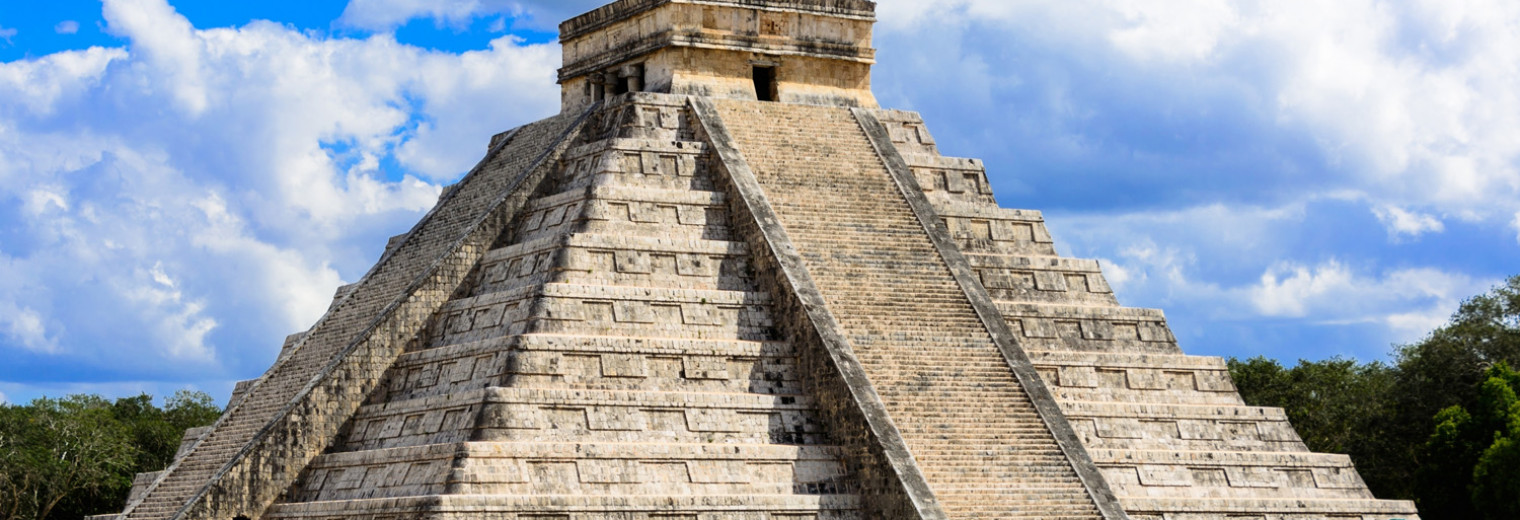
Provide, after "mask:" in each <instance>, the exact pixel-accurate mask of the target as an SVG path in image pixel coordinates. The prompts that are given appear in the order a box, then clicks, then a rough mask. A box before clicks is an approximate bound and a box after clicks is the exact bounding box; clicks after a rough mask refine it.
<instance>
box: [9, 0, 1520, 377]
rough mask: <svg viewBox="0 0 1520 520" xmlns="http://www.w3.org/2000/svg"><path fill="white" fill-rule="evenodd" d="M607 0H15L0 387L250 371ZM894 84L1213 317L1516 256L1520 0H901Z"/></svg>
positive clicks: (1460, 284)
mask: <svg viewBox="0 0 1520 520" xmlns="http://www.w3.org/2000/svg"><path fill="white" fill-rule="evenodd" d="M597 5H599V2H596V1H594V0H591V1H587V0H575V1H564V0H558V1H555V0H350V1H310V0H308V1H301V2H295V1H288V0H271V1H265V2H225V1H219V2H214V1H206V0H196V1H173V0H170V1H167V2H166V1H165V0H105V1H103V2H101V1H80V0H58V1H52V2H22V1H19V0H0V360H3V361H0V399H5V400H9V401H12V402H23V401H26V400H28V399H31V398H33V397H36V396H39V395H44V394H46V395H58V394H62V393H70V392H97V393H103V394H106V395H111V396H118V395H127V394H133V393H136V392H140V391H147V392H152V393H156V394H159V395H164V394H167V393H169V392H172V391H173V390H176V389H179V388H184V387H191V388H197V389H202V390H206V391H209V392H211V393H213V394H214V395H216V396H218V397H219V398H225V397H226V395H227V393H228V392H229V391H230V389H231V385H232V382H234V381H236V380H239V379H247V378H252V377H256V376H257V375H259V374H260V373H261V372H262V371H263V370H264V369H265V368H267V366H268V365H269V363H270V362H271V361H272V360H273V359H274V356H275V354H276V353H277V351H278V348H279V345H280V341H281V338H283V337H284V336H285V335H286V334H289V333H291V332H295V331H297V330H300V329H303V328H305V327H307V326H309V325H310V324H311V323H312V322H314V321H315V320H316V318H317V317H318V316H319V315H320V314H321V312H322V311H323V310H324V309H325V308H326V306H327V303H328V301H329V299H330V298H331V294H332V291H333V290H334V289H335V288H336V287H338V286H339V285H341V284H343V283H344V282H345V281H352V280H355V279H357V278H358V277H359V276H361V275H362V274H363V273H364V271H365V270H366V269H368V267H369V266H370V264H371V263H373V262H374V260H375V259H376V258H377V257H378V256H379V254H380V251H381V249H382V248H383V246H384V244H385V239H386V237H389V236H390V235H393V234H396V233H399V232H402V231H405V230H406V229H407V228H408V227H409V226H410V225H411V223H412V222H414V221H415V220H416V219H417V218H418V217H419V216H420V215H421V213H422V212H423V211H425V210H426V209H427V208H428V207H430V206H431V205H432V202H433V201H434V200H435V198H436V196H437V193H438V192H439V190H440V187H441V186H443V185H446V184H447V183H449V182H452V181H454V180H456V179H457V178H458V177H459V176H460V175H461V174H462V173H463V172H464V170H465V169H467V168H469V167H470V166H471V165H472V164H474V162H475V161H476V160H478V158H479V156H480V155H481V154H482V153H483V152H484V148H485V145H486V142H487V139H488V138H489V136H490V135H492V134H493V133H496V132H500V131H502V130H506V129H508V128H512V127H514V126H517V125H520V124H523V123H526V122H529V121H532V120H535V119H538V118H541V117H545V116H547V115H550V114H551V113H552V112H554V111H555V110H557V107H558V92H557V89H556V86H555V85H554V71H555V68H556V67H557V66H558V62H559V48H558V46H557V45H556V44H555V33H554V27H555V25H556V24H557V22H558V21H559V20H561V19H563V18H565V17H567V16H570V15H573V14H576V13H578V12H582V11H585V10H588V9H591V8H594V7H596V6H597ZM879 13H880V17H881V21H880V23H879V24H878V30H877V33H876V45H877V47H878V49H879V59H880V63H879V64H878V65H877V68H876V73H875V90H876V92H877V95H878V97H879V98H880V100H881V101H882V104H883V105H885V106H888V107H892V108H902V109H909V110H917V111H920V112H922V113H923V114H924V116H925V118H926V119H927V120H928V122H929V126H930V129H931V130H932V131H933V132H934V133H935V135H936V137H937V138H938V140H939V142H940V144H941V147H942V150H943V151H944V152H945V153H947V154H953V155H958V156H966V157H979V158H982V159H985V160H986V162H987V165H988V168H989V174H990V176H991V178H992V182H993V184H994V188H995V189H996V191H997V192H998V195H999V200H1000V201H1001V202H1002V204H1003V205H1004V206H1008V207H1016V208H1025V209H1040V210H1044V211H1045V212H1046V215H1047V218H1048V220H1049V221H1050V225H1051V228H1052V230H1053V232H1054V233H1055V235H1056V238H1057V240H1058V241H1059V242H1060V244H1061V252H1062V253H1063V254H1068V255H1075V256H1081V257H1088V258H1098V259H1101V260H1102V261H1103V263H1104V265H1105V270H1106V272H1107V273H1108V275H1109V278H1110V279H1111V280H1112V282H1113V285H1114V286H1115V287H1116V290H1117V291H1118V293H1119V296H1120V299H1121V301H1122V302H1124V303H1125V304H1127V305H1134V306H1143V307H1159V308H1162V309H1165V310H1166V311H1167V315H1168V316H1169V318H1170V319H1171V322H1172V326H1173V328H1174V329H1176V331H1177V334H1178V336H1179V337H1180V339H1181V340H1182V342H1183V347H1184V348H1185V349H1186V350H1187V351H1188V352H1190V353H1194V354H1207V355H1223V356H1254V355H1267V356H1271V357H1276V358H1282V359H1286V360H1292V359H1297V358H1307V359H1323V358H1326V357H1330V356H1336V355H1343V356H1351V357H1356V358H1359V359H1363V360H1371V359H1385V358H1386V357H1387V356H1388V353H1389V350H1390V347H1391V346H1392V345H1394V344H1397V343H1401V342H1407V341H1412V340H1415V339H1418V338H1419V337H1420V336H1422V335H1423V334H1424V333H1425V332H1427V331H1428V330H1430V329H1431V328H1432V327H1434V326H1436V325H1439V324H1440V323H1441V322H1442V321H1444V319H1445V318H1446V317H1447V316H1448V315H1449V314H1450V313H1451V312H1452V311H1453V310H1454V309H1455V308H1456V306H1457V304H1458V303H1459V302H1460V301H1461V300H1462V299H1463V298H1466V297H1469V296H1471V295H1473V294H1476V293H1479V292H1482V291H1484V290H1486V289H1488V288H1489V287H1491V286H1492V285H1494V284H1496V283H1498V282H1499V281H1500V280H1501V279H1503V278H1504V277H1506V276H1510V275H1514V274H1520V261H1517V260H1520V5H1516V3H1515V2H1512V1H1508V0H1467V1H1462V2H1450V1H1438V0H1405V1H1402V2H1386V1H1374V0H1344V1H1339V2H1329V3H1327V2H1317V1H1298V0H1271V1H1268V0H1233V1H1225V0H944V1H939V2H930V1H920V0H886V1H883V2H881V5H880V7H879Z"/></svg>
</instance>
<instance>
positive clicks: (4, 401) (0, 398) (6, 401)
mask: <svg viewBox="0 0 1520 520" xmlns="http://www.w3.org/2000/svg"><path fill="white" fill-rule="evenodd" d="M10 403H11V402H10V400H9V399H6V397H5V392H0V404H10Z"/></svg>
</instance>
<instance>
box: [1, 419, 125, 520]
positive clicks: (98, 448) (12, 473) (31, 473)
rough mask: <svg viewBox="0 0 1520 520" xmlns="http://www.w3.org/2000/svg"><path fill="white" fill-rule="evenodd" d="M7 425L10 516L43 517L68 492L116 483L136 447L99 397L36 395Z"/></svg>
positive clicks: (94, 491)
mask: <svg viewBox="0 0 1520 520" xmlns="http://www.w3.org/2000/svg"><path fill="white" fill-rule="evenodd" d="M28 408H29V410H27V412H26V413H23V414H20V415H21V416H22V417H19V418H21V419H22V421H20V422H19V423H18V424H14V425H12V426H13V427H12V428H8V429H7V430H9V431H7V437H8V438H10V439H13V440H12V441H11V442H13V443H14V444H13V447H12V449H11V450H10V452H9V453H8V454H7V455H8V458H10V460H8V461H7V464H6V467H5V473H6V478H5V480H6V481H7V484H8V486H7V487H8V488H9V490H10V491H11V495H12V497H14V498H12V499H11V500H9V501H8V504H7V505H8V506H9V508H10V511H9V514H10V518H27V517H30V518H48V517H49V515H51V514H52V512H53V510H54V508H56V507H58V505H59V504H60V503H62V502H63V501H64V500H65V499H67V498H69V497H71V496H80V495H91V494H97V493H99V492H101V491H102V490H105V489H109V488H111V487H115V486H120V485H121V482H122V480H124V479H125V477H124V475H125V474H126V473H127V472H129V471H130V470H131V468H132V467H133V463H134V460H133V456H134V455H135V454H136V450H135V448H134V447H133V446H132V444H131V443H130V442H129V441H128V438H127V436H126V435H125V432H124V431H123V429H122V427H121V424H120V423H119V422H117V421H116V419H115V417H114V416H113V415H112V414H111V409H110V404H109V403H107V402H106V401H105V400H103V399H100V398H99V397H91V396H77V395H76V396H69V397H67V398H64V399H38V400H36V401H33V402H32V404H31V406H29V407H28Z"/></svg>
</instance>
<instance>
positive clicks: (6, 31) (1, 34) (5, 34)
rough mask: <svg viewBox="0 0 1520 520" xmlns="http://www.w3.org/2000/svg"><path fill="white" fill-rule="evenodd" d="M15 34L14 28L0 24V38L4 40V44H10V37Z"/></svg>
mask: <svg viewBox="0 0 1520 520" xmlns="http://www.w3.org/2000/svg"><path fill="white" fill-rule="evenodd" d="M15 36H16V29H14V28H6V27H4V26H0V40H5V43H6V45H10V44H11V38H13V37H15Z"/></svg>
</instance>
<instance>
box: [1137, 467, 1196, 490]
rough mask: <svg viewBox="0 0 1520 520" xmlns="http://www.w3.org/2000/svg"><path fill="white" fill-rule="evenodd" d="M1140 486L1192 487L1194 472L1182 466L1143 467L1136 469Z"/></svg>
mask: <svg viewBox="0 0 1520 520" xmlns="http://www.w3.org/2000/svg"><path fill="white" fill-rule="evenodd" d="M1135 469H1136V471H1137V472H1138V473H1139V475H1140V484H1142V485H1145V486H1152V487H1192V486H1193V485H1194V484H1195V482H1194V480H1193V472H1192V471H1190V470H1188V468H1186V467H1182V466H1156V465H1142V466H1138V467H1136V468H1135Z"/></svg>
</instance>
